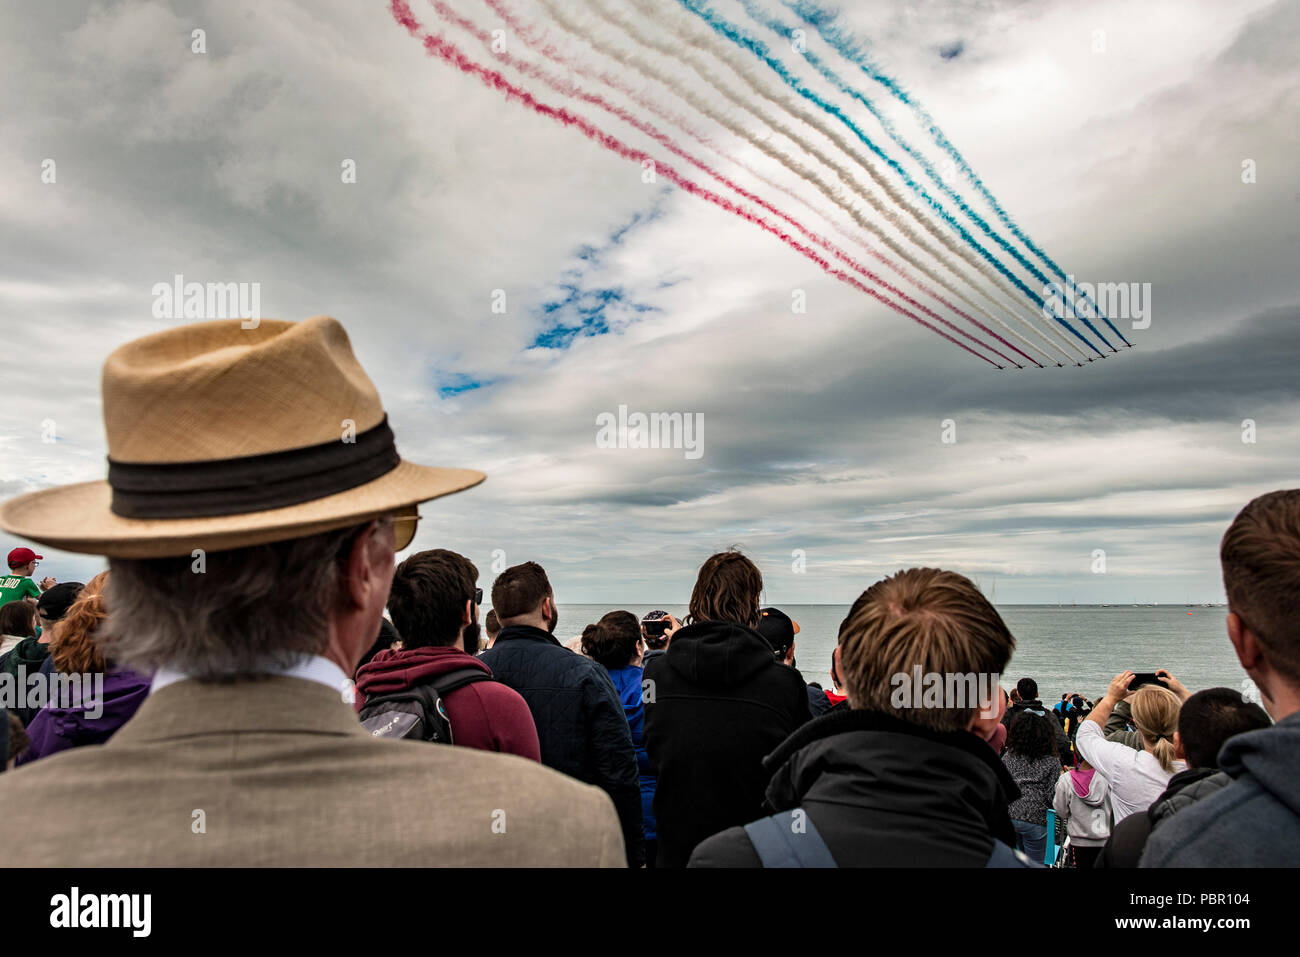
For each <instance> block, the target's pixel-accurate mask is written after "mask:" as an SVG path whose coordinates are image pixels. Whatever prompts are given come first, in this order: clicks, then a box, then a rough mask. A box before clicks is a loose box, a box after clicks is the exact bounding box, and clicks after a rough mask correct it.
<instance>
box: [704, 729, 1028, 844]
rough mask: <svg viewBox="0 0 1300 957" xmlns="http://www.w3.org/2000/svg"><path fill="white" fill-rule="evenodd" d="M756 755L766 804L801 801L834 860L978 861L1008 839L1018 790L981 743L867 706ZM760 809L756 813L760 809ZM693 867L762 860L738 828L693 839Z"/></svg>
mask: <svg viewBox="0 0 1300 957" xmlns="http://www.w3.org/2000/svg"><path fill="white" fill-rule="evenodd" d="M764 764H765V765H766V766H767V767H768V769H769V770H771V771H772V772H773V774H772V782H771V784H769V785H768V788H767V805H768V811H767V812H764V813H768V812H770V811H786V810H792V809H794V808H802V809H803V810H804V812H805V813H806V814H807V815H808V819H809V820H810V821H811V822H812V824H813V826H814V827H815V828H816V830H817V833H818V834H820V835H821V837H822V840H824V841H825V842H826V845H827V847H828V848H829V849H830V852H831V856H832V857H834V858H835V863H836V864H837V865H838V866H840V867H984V866H986V865H987V864H988V863H989V859H990V855H991V854H992V852H993V849H994V840H998V841H1001V842H1002V843H1003V844H1006V845H1008V846H1009V847H1015V844H1016V835H1015V830H1014V828H1013V827H1012V825H1011V818H1010V817H1009V816H1008V815H1007V805H1008V804H1009V803H1010V802H1011V801H1013V800H1015V799H1016V798H1018V797H1019V796H1020V789H1019V788H1017V787H1016V783H1015V781H1013V780H1012V778H1011V776H1010V775H1009V774H1008V773H1007V770H1006V768H1005V767H1004V766H1003V764H1002V762H1001V761H1000V760H999V759H998V756H997V754H996V753H995V752H994V750H993V749H992V748H991V747H989V745H988V744H987V743H986V742H985V741H982V740H980V739H979V738H978V737H976V736H975V735H973V734H970V733H968V732H965V731H953V732H936V731H930V730H928V729H926V728H922V727H919V726H918V725H914V724H909V723H907V722H905V721H901V720H899V719H898V718H895V717H892V716H890V715H885V714H879V713H876V712H872V711H853V710H849V711H834V712H832V713H831V714H828V715H825V716H824V717H821V718H818V719H816V720H815V721H813V722H811V723H809V724H807V725H805V726H804V727H802V728H800V729H799V730H798V731H796V732H795V733H794V734H793V735H791V736H790V738H789V739H788V740H787V741H785V742H784V743H783V744H782V745H781V746H780V747H779V748H778V749H777V750H776V751H774V752H773V753H772V754H771V755H770V756H769V757H768V758H767V759H766V761H764ZM759 816H761V815H755V817H759ZM690 864H691V866H692V867H760V866H761V862H760V861H759V858H758V855H757V854H756V853H755V851H754V846H753V844H752V843H751V842H750V840H749V837H748V835H747V834H746V833H745V830H744V828H743V827H733V828H731V829H730V830H728V831H724V832H723V833H721V834H718V835H716V836H715V837H711V838H709V839H708V840H707V841H705V842H703V843H702V844H700V846H699V847H697V848H696V850H695V854H694V856H693V857H692V858H691V862H690Z"/></svg>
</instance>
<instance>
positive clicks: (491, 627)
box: [483, 608, 501, 638]
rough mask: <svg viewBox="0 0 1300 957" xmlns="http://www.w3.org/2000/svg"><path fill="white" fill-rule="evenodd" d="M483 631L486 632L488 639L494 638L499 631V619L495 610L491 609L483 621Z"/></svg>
mask: <svg viewBox="0 0 1300 957" xmlns="http://www.w3.org/2000/svg"><path fill="white" fill-rule="evenodd" d="M483 630H484V631H486V632H487V635H488V637H489V638H495V637H496V636H497V632H499V631H500V630H501V619H500V618H498V617H497V610H496V609H495V608H493V609H492V610H491V611H489V612H488V613H487V617H486V618H484V619H483Z"/></svg>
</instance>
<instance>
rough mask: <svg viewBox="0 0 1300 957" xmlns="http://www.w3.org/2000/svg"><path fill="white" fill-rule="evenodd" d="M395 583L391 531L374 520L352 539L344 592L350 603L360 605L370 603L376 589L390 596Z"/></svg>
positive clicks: (386, 596) (353, 606)
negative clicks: (389, 593) (389, 592)
mask: <svg viewBox="0 0 1300 957" xmlns="http://www.w3.org/2000/svg"><path fill="white" fill-rule="evenodd" d="M392 583H393V540H392V532H391V531H389V532H385V531H384V528H383V526H382V525H381V524H380V523H379V522H378V521H375V522H371V523H370V524H369V525H368V526H366V530H365V531H363V532H362V533H361V534H360V535H358V536H357V538H356V541H354V542H353V543H352V550H351V551H350V552H348V556H347V580H346V583H345V585H344V588H345V594H346V595H347V597H348V599H349V604H350V607H352V608H361V607H364V606H366V605H367V604H369V603H370V601H371V599H372V597H373V596H374V593H375V592H376V591H382V592H383V596H382V598H383V600H385V601H386V600H387V598H388V589H389V588H390V586H391V585H392Z"/></svg>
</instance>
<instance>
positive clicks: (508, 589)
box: [492, 562, 554, 622]
mask: <svg viewBox="0 0 1300 957" xmlns="http://www.w3.org/2000/svg"><path fill="white" fill-rule="evenodd" d="M553 597H554V592H552V591H551V582H550V579H548V578H547V577H546V570H545V569H544V568H542V566H541V565H539V564H537V562H524V563H523V564H522V565H511V566H510V567H509V568H507V569H506V570H505V571H503V572H502V573H501V574H500V575H498V576H497V580H496V581H495V582H493V583H492V608H493V610H494V611H496V613H497V618H498V619H499V620H500V621H503V622H505V621H509V620H510V619H511V618H518V617H519V616H520V615H527V614H529V613H530V612H534V611H536V610H537V607H538V606H539V605H541V603H542V600H543V599H545V598H553Z"/></svg>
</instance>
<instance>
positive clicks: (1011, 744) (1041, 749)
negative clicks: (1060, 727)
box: [1007, 711, 1056, 761]
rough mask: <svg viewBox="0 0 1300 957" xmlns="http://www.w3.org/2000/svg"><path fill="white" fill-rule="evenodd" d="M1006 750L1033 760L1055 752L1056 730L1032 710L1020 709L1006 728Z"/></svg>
mask: <svg viewBox="0 0 1300 957" xmlns="http://www.w3.org/2000/svg"><path fill="white" fill-rule="evenodd" d="M1007 750H1008V751H1012V752H1014V753H1016V754H1018V755H1020V756H1021V757H1024V758H1028V759H1029V760H1031V761H1033V760H1035V759H1037V758H1041V757H1043V756H1045V755H1048V754H1054V753H1055V752H1056V732H1055V731H1054V730H1053V728H1052V725H1051V723H1050V722H1049V721H1048V720H1047V719H1046V718H1044V717H1041V716H1039V715H1036V714H1034V713H1033V712H1032V711H1022V712H1020V713H1019V714H1018V715H1016V716H1015V717H1014V718H1012V719H1011V727H1009V728H1007Z"/></svg>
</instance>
